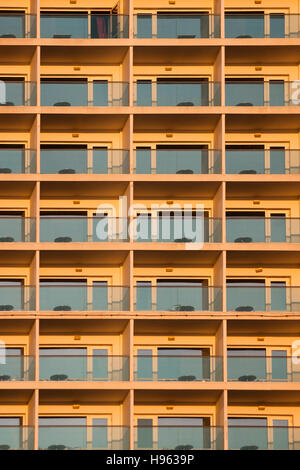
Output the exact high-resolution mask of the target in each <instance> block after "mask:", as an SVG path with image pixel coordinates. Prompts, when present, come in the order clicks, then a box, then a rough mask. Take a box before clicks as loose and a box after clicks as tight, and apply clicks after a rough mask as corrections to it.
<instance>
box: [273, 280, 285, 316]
mask: <svg viewBox="0 0 300 470" xmlns="http://www.w3.org/2000/svg"><path fill="white" fill-rule="evenodd" d="M286 309H287V305H286V284H285V282H271V310H283V311H285V310H286Z"/></svg>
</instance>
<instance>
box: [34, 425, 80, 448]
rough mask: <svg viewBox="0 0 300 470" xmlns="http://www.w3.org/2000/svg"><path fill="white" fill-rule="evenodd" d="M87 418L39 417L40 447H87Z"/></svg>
mask: <svg viewBox="0 0 300 470" xmlns="http://www.w3.org/2000/svg"><path fill="white" fill-rule="evenodd" d="M86 443H87V440H86V418H63V417H59V418H39V448H40V449H48V450H62V449H85V448H86Z"/></svg>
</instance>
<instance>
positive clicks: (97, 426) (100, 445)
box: [92, 418, 108, 449]
mask: <svg viewBox="0 0 300 470" xmlns="http://www.w3.org/2000/svg"><path fill="white" fill-rule="evenodd" d="M92 422H93V449H107V448H108V436H107V430H108V429H107V419H106V418H93V421H92Z"/></svg>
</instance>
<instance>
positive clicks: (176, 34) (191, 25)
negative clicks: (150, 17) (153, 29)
mask: <svg viewBox="0 0 300 470" xmlns="http://www.w3.org/2000/svg"><path fill="white" fill-rule="evenodd" d="M157 37H158V38H208V37H209V15H205V14H196V13H195V14H178V15H173V14H172V15H170V14H163V13H161V14H158V15H157Z"/></svg>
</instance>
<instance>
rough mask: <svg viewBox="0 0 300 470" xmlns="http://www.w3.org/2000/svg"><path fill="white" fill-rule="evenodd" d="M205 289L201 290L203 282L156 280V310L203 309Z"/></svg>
mask: <svg viewBox="0 0 300 470" xmlns="http://www.w3.org/2000/svg"><path fill="white" fill-rule="evenodd" d="M206 297H207V291H203V283H202V281H199V282H191V283H189V282H188V281H186V282H182V281H179V282H176V281H168V282H161V281H160V280H158V281H157V310H169V311H194V310H200V311H201V310H205V309H207V308H208V306H207V298H206Z"/></svg>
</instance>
